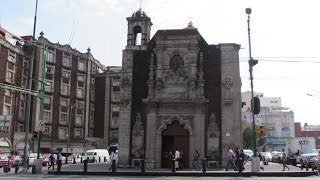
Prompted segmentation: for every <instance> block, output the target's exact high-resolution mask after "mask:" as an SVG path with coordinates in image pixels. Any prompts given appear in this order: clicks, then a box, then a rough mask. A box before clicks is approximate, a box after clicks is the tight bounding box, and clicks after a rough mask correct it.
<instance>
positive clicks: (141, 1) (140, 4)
mask: <svg viewBox="0 0 320 180" xmlns="http://www.w3.org/2000/svg"><path fill="white" fill-rule="evenodd" d="M141 5H142V0H140V10H141Z"/></svg>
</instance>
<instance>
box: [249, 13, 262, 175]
mask: <svg viewBox="0 0 320 180" xmlns="http://www.w3.org/2000/svg"><path fill="white" fill-rule="evenodd" d="M251 12H252V10H251V8H246V14H247V15H248V19H247V24H248V40H249V61H248V63H249V72H250V85H251V113H252V137H253V152H254V153H253V157H254V159H253V160H252V172H259V171H260V160H259V159H257V140H256V123H255V119H254V115H255V113H254V111H255V103H253V102H254V92H253V75H252V70H253V68H252V67H253V66H254V65H256V64H258V60H254V59H253V58H252V55H251V37H250V15H251Z"/></svg>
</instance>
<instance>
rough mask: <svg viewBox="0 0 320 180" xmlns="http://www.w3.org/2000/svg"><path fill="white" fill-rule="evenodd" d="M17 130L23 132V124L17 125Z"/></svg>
mask: <svg viewBox="0 0 320 180" xmlns="http://www.w3.org/2000/svg"><path fill="white" fill-rule="evenodd" d="M18 132H24V124H19V125H18Z"/></svg>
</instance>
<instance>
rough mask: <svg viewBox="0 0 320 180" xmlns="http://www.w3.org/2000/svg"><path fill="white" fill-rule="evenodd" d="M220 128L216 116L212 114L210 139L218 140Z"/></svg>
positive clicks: (209, 129) (209, 131)
mask: <svg viewBox="0 0 320 180" xmlns="http://www.w3.org/2000/svg"><path fill="white" fill-rule="evenodd" d="M218 137H219V128H218V126H217V123H216V116H215V114H214V113H212V114H211V117H210V122H209V126H208V138H218Z"/></svg>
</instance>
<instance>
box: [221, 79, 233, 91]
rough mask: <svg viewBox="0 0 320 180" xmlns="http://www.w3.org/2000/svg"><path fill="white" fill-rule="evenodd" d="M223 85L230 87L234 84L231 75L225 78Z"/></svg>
mask: <svg viewBox="0 0 320 180" xmlns="http://www.w3.org/2000/svg"><path fill="white" fill-rule="evenodd" d="M222 84H223V87H225V88H227V89H230V88H231V87H232V86H233V81H232V79H231V78H230V77H226V78H224V80H223V83H222Z"/></svg>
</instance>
